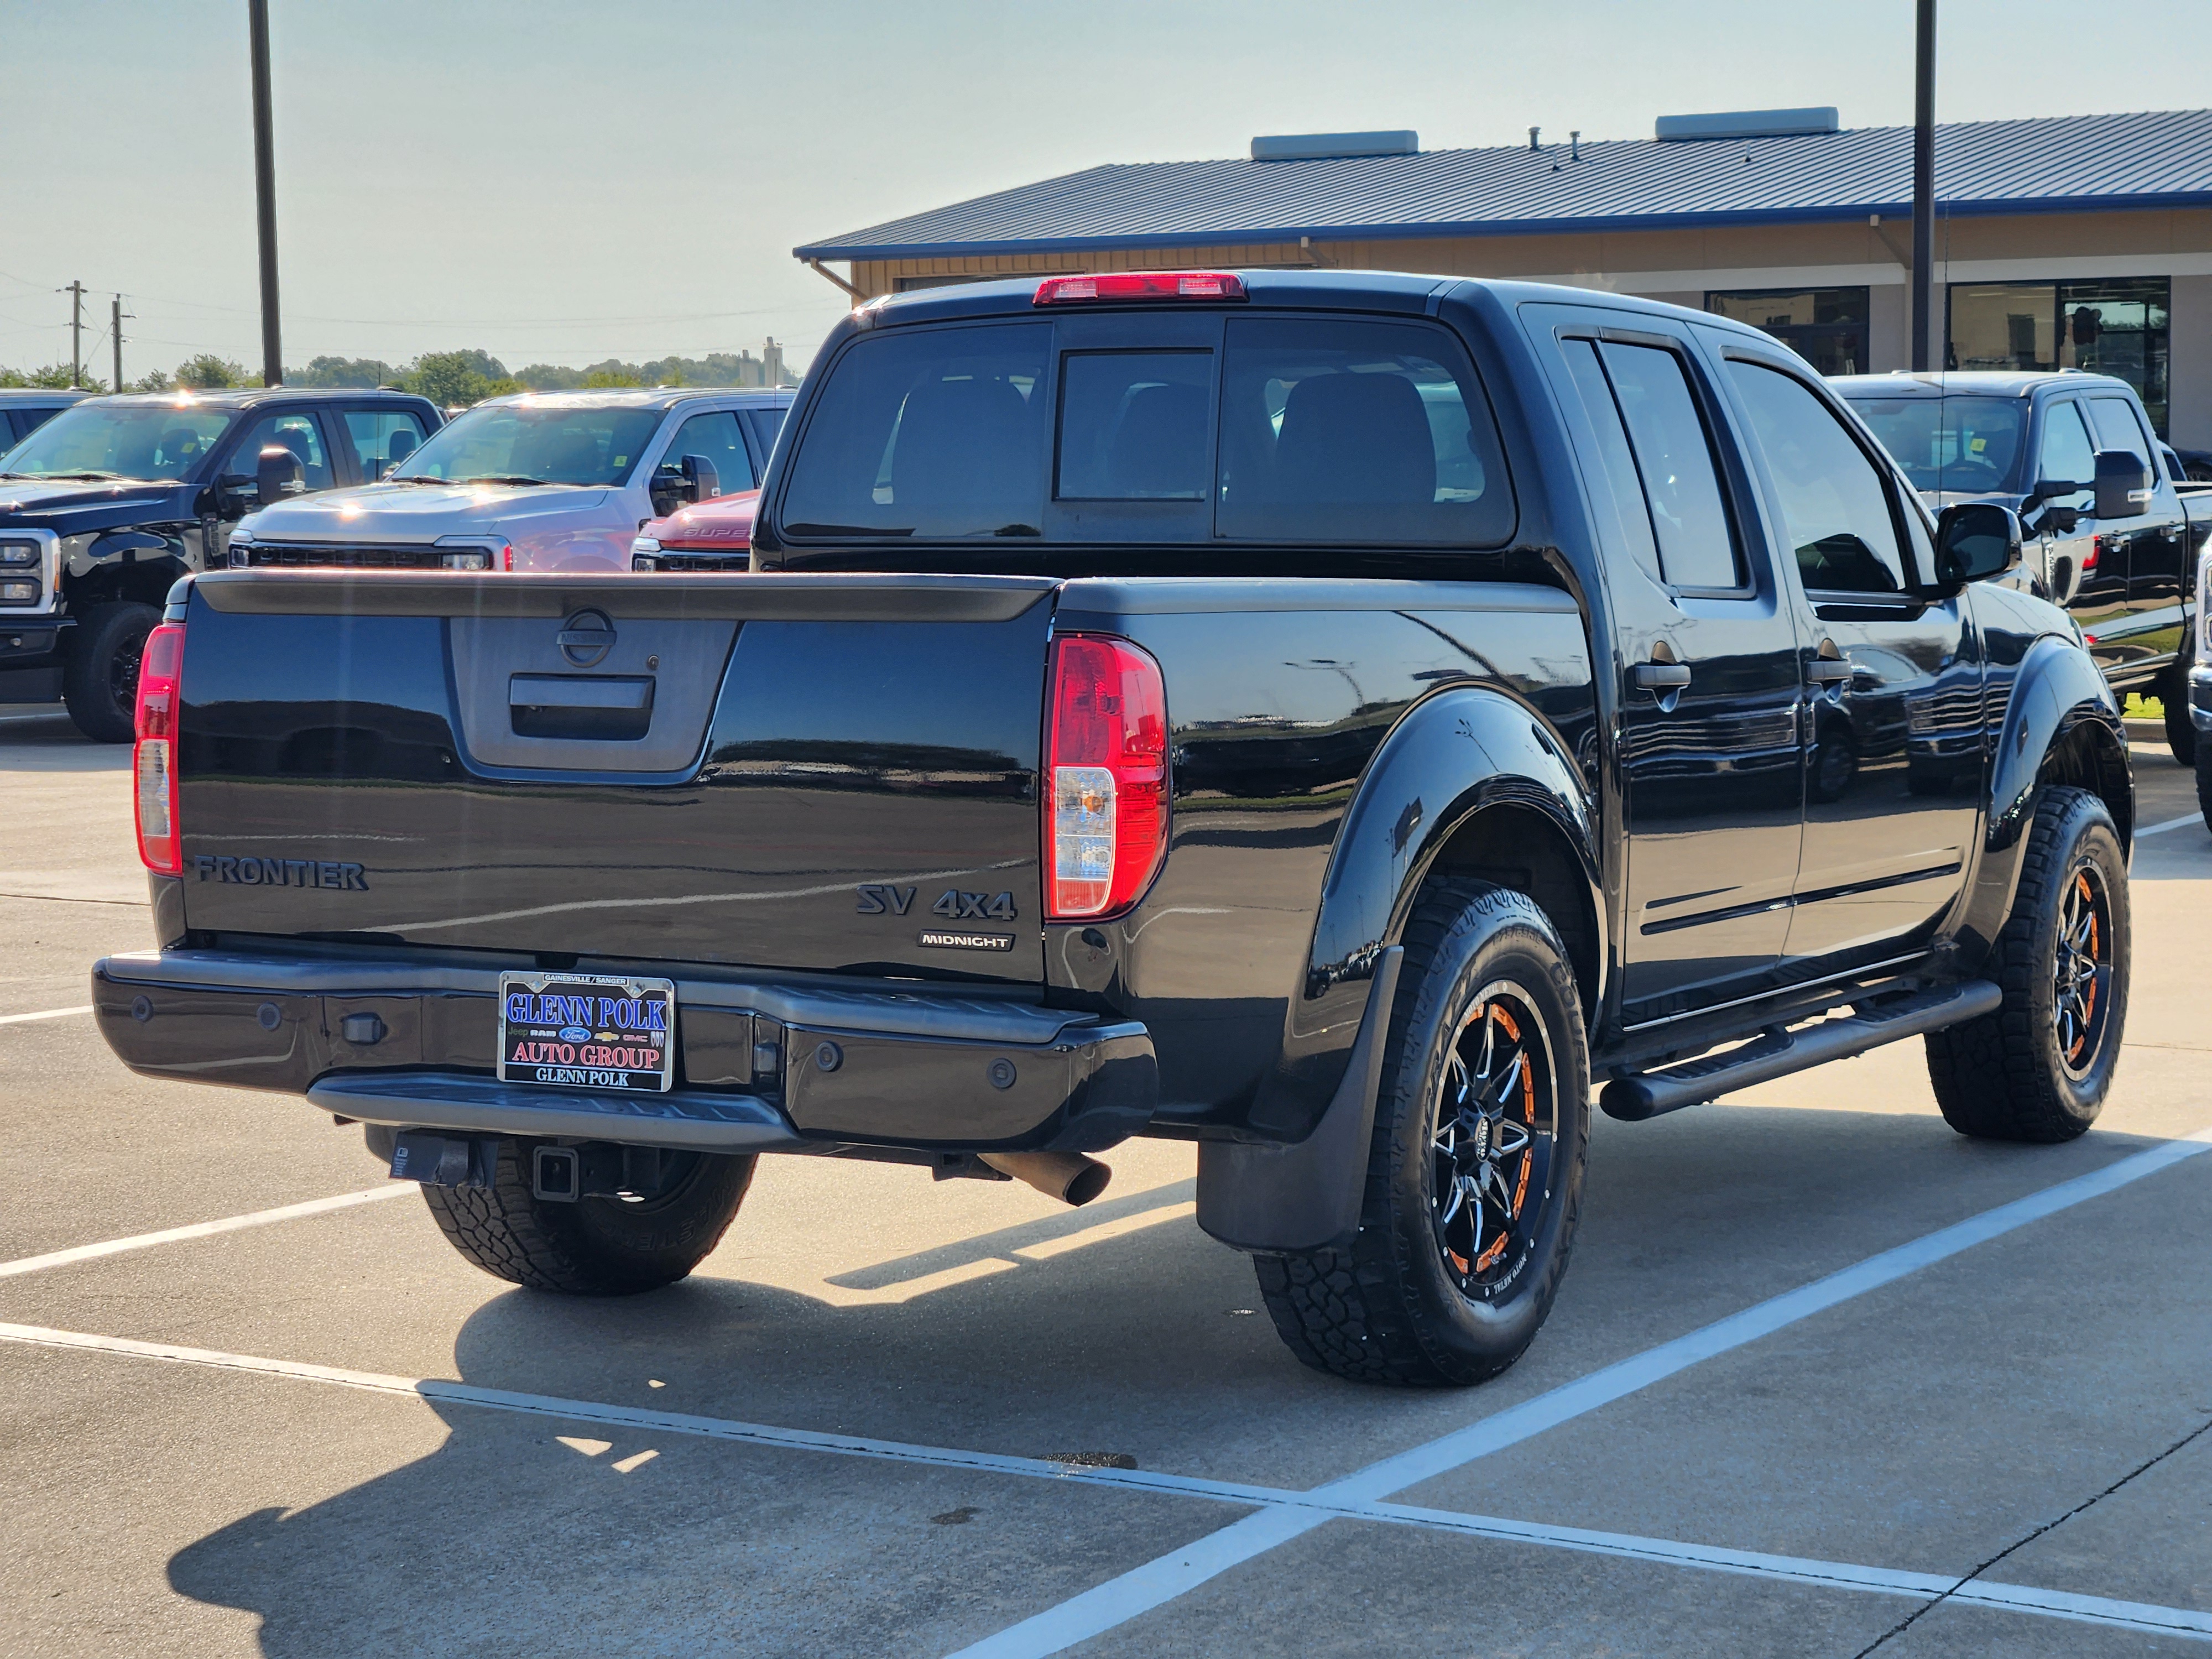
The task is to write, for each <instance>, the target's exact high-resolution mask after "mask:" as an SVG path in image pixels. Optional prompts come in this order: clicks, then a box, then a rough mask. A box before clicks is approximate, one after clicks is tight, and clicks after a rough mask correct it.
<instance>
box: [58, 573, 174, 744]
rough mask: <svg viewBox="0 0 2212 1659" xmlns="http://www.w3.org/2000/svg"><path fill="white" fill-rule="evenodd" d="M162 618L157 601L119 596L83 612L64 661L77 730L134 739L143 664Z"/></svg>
mask: <svg viewBox="0 0 2212 1659" xmlns="http://www.w3.org/2000/svg"><path fill="white" fill-rule="evenodd" d="M160 622H161V611H160V609H159V608H158V607H156V606H154V605H139V604H136V603H134V602H131V601H130V600H118V601H114V602H112V603H110V604H106V605H94V606H92V607H91V608H90V609H88V611H85V612H84V614H83V615H82V616H81V617H78V618H77V624H76V628H75V629H72V630H71V632H72V635H74V637H73V638H72V639H71V640H70V648H69V656H68V658H67V659H66V660H65V661H64V663H63V665H62V696H63V698H64V701H65V702H67V703H68V704H69V712H70V719H71V720H75V721H76V727H77V730H78V731H80V732H83V733H84V735H85V736H86V737H88V738H91V739H92V740H93V741H94V743H128V742H130V741H131V738H133V737H134V736H135V735H136V732H135V730H134V728H135V726H136V725H137V716H138V669H139V665H140V664H141V663H143V661H144V659H145V656H146V636H147V635H149V634H151V633H152V632H153V631H154V629H155V626H156V625H157V624H158V623H160Z"/></svg>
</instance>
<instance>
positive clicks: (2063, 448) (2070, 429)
mask: <svg viewBox="0 0 2212 1659" xmlns="http://www.w3.org/2000/svg"><path fill="white" fill-rule="evenodd" d="M2096 477H2097V458H2096V455H2095V453H2093V451H2092V449H2091V447H2090V444H2089V435H2088V433H2087V430H2085V429H2084V428H2083V427H2082V425H2081V406H2080V405H2079V404H2075V403H2073V402H2072V401H2070V400H2069V401H2068V402H2066V403H2063V404H2051V407H2050V408H2049V409H2047V410H2044V412H2043V448H2042V450H2041V452H2040V453H2039V457H2038V461H2037V465H2036V482H2037V483H2072V484H2080V485H2081V491H2080V493H2079V496H2078V498H2077V497H2073V496H2059V497H2057V498H2056V499H2057V500H2058V501H2062V502H2067V503H2069V504H2075V505H2080V506H2082V507H2087V505H2088V495H2089V491H2090V489H2091V487H2092V485H2093V483H2094V481H2095V479H2096Z"/></svg>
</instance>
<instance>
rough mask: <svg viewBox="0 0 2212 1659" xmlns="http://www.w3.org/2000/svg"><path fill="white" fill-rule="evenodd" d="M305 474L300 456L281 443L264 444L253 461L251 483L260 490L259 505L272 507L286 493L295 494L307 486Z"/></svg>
mask: <svg viewBox="0 0 2212 1659" xmlns="http://www.w3.org/2000/svg"><path fill="white" fill-rule="evenodd" d="M253 483H254V486H255V488H256V489H258V490H259V491H260V495H261V505H262V506H264V507H272V506H274V505H275V504H276V502H277V501H281V500H283V498H284V497H285V496H287V495H298V494H299V493H300V492H301V490H302V489H306V488H307V474H306V473H305V472H303V471H301V468H300V458H299V457H298V456H297V455H295V454H294V453H292V452H291V451H290V450H289V449H287V448H285V447H284V446H283V445H282V444H270V445H267V446H265V447H264V448H263V449H262V452H261V454H260V456H259V458H258V459H256V460H255V462H254V463H253Z"/></svg>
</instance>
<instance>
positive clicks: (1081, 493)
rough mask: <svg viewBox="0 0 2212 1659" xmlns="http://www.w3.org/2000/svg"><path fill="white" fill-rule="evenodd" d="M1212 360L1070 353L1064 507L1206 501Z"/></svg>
mask: <svg viewBox="0 0 2212 1659" xmlns="http://www.w3.org/2000/svg"><path fill="white" fill-rule="evenodd" d="M1212 412H1213V354H1212V352H1210V351H1071V352H1069V353H1067V354H1066V356H1063V357H1061V359H1060V471H1059V473H1058V477H1057V483H1056V484H1055V487H1054V491H1053V494H1054V495H1055V496H1056V497H1057V498H1058V499H1060V500H1061V501H1204V500H1205V499H1206V485H1207V483H1208V482H1209V479H1208V476H1207V473H1206V441H1207V439H1208V438H1209V437H1210V436H1211V433H1210V432H1209V431H1208V430H1207V428H1208V425H1209V424H1210V417H1211V416H1212Z"/></svg>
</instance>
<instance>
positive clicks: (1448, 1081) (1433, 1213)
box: [1252, 877, 1590, 1387]
mask: <svg viewBox="0 0 2212 1659" xmlns="http://www.w3.org/2000/svg"><path fill="white" fill-rule="evenodd" d="M1403 938H1404V948H1405V957H1404V958H1403V961H1402V963H1401V967H1400V970H1399V977H1398V987H1397V995H1396V997H1395V1000H1394V1003H1393V1006H1392V1008H1391V1012H1390V1026H1389V1031H1390V1037H1389V1044H1388V1045H1387V1047H1386V1048H1385V1049H1384V1051H1383V1076H1382V1079H1381V1086H1380V1088H1379V1089H1378V1091H1377V1093H1376V1102H1375V1128H1374V1134H1373V1138H1372V1139H1371V1140H1370V1145H1369V1149H1368V1156H1367V1167H1366V1172H1365V1173H1366V1182H1365V1188H1364V1194H1363V1195H1362V1202H1361V1206H1360V1218H1359V1226H1358V1231H1357V1232H1356V1233H1355V1234H1354V1235H1353V1236H1352V1238H1351V1239H1350V1240H1349V1241H1348V1242H1340V1243H1336V1244H1333V1245H1328V1246H1325V1247H1323V1248H1322V1249H1315V1250H1304V1251H1298V1252H1295V1253H1289V1252H1286V1253H1285V1254H1282V1255H1255V1257H1254V1258H1253V1259H1252V1265H1253V1267H1254V1269H1255V1271H1256V1273H1257V1274H1258V1276H1259V1280H1260V1291H1261V1296H1262V1297H1265V1298H1266V1300H1267V1312H1268V1314H1269V1316H1271V1317H1272V1318H1273V1320H1274V1322H1275V1330H1276V1334H1278V1335H1279V1336H1280V1337H1281V1338H1282V1339H1283V1342H1284V1344H1285V1346H1287V1347H1288V1348H1289V1349H1290V1350H1291V1352H1292V1353H1293V1354H1295V1355H1296V1356H1297V1358H1298V1359H1299V1360H1300V1361H1302V1362H1303V1363H1304V1364H1308V1365H1310V1366H1312V1367H1313V1368H1314V1369H1315V1370H1323V1371H1329V1372H1333V1373H1334V1374H1335V1375H1336V1376H1342V1377H1348V1378H1350V1379H1352V1381H1354V1382H1360V1383H1399V1384H1412V1385H1415V1386H1429V1387H1433V1386H1436V1385H1437V1384H1440V1383H1441V1384H1445V1385H1450V1386H1464V1385H1466V1384H1468V1383H1480V1382H1482V1381H1484V1380H1485V1379H1486V1378H1488V1377H1492V1376H1497V1375H1498V1373H1499V1372H1500V1371H1502V1370H1504V1369H1505V1368H1506V1367H1507V1366H1509V1365H1510V1364H1513V1362H1514V1361H1515V1360H1516V1359H1518V1358H1520V1357H1521V1355H1522V1352H1524V1351H1525V1350H1526V1349H1527V1348H1528V1345H1529V1343H1530V1342H1532V1341H1534V1340H1535V1337H1536V1333H1537V1332H1538V1331H1539V1330H1540V1329H1541V1328H1542V1327H1543V1323H1544V1321H1545V1319H1546V1317H1547V1316H1548V1315H1549V1314H1550V1312H1551V1310H1552V1304H1553V1300H1554V1298H1556V1297H1557V1296H1558V1295H1559V1283H1560V1280H1561V1279H1563V1278H1564V1277H1565V1273H1566V1269H1567V1259H1568V1257H1569V1255H1570V1254H1571V1252H1572V1250H1573V1248H1574V1237H1575V1230H1576V1227H1577V1225H1578V1223H1579V1221H1580V1218H1581V1210H1582V1194H1583V1174H1584V1171H1585V1170H1586V1169H1587V1167H1588V1164H1589V1095H1590V1089H1589V1051H1588V1049H1587V1048H1586V1047H1585V1038H1584V1031H1583V1012H1582V1001H1581V994H1580V991H1579V988H1578V987H1577V984H1576V981H1575V975H1574V969H1573V968H1572V966H1571V964H1570V963H1569V962H1568V959H1567V952H1566V948H1565V945H1562V944H1561V942H1560V939H1559V930H1558V928H1557V927H1555V926H1554V925H1553V921H1552V918H1551V917H1550V916H1549V915H1546V913H1545V911H1544V909H1543V908H1542V907H1541V905H1539V904H1538V903H1537V902H1535V900H1534V899H1533V898H1531V897H1530V896H1528V894H1526V893H1522V892H1519V891H1517V890H1514V889H1511V888H1504V887H1496V886H1492V885H1491V884H1489V883H1487V882H1482V881H1478V880H1475V879H1473V878H1457V877H1439V878H1432V879H1431V881H1430V882H1429V883H1427V884H1425V887H1424V889H1423V890H1422V894H1421V896H1420V898H1419V900H1418V901H1417V902H1415V904H1414V906H1413V915H1412V916H1411V917H1410V918H1409V919H1408V920H1407V925H1406V929H1405V933H1404V935H1403Z"/></svg>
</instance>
